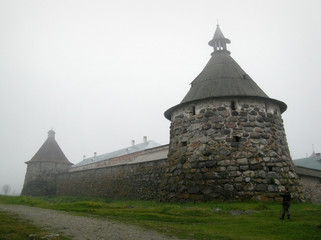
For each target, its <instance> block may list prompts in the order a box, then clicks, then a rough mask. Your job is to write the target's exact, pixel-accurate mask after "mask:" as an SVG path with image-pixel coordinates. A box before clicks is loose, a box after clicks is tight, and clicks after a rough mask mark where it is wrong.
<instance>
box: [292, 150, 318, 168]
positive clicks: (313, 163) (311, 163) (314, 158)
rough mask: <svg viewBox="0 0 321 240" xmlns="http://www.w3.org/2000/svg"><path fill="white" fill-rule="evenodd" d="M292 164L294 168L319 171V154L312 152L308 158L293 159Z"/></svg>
mask: <svg viewBox="0 0 321 240" xmlns="http://www.w3.org/2000/svg"><path fill="white" fill-rule="evenodd" d="M293 163H294V165H295V166H299V167H305V168H310V169H316V170H321V154H320V153H315V152H313V153H312V154H311V156H309V157H306V158H299V159H294V160H293Z"/></svg>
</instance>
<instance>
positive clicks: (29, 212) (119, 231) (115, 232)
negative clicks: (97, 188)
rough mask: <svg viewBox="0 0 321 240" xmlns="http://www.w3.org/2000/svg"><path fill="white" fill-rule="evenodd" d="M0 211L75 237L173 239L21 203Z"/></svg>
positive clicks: (1, 207)
mask: <svg viewBox="0 0 321 240" xmlns="http://www.w3.org/2000/svg"><path fill="white" fill-rule="evenodd" d="M0 211H7V212H12V213H15V214H18V216H19V217H20V218H22V219H27V220H31V221H32V222H33V223H34V224H35V225H37V226H40V227H43V228H45V229H46V230H48V231H50V232H54V233H62V234H63V235H64V236H66V237H68V238H71V239H77V240H107V239H108V240H109V239H110V240H120V239H122V240H125V239H126V240H127V239H128V240H129V239H130V240H136V239H139V240H174V239H176V238H171V237H167V236H163V235H161V234H160V233H158V232H155V231H152V230H145V229H143V228H140V227H137V226H132V225H126V224H123V223H119V222H116V221H112V220H109V219H108V220H106V219H104V220H101V219H96V218H91V217H82V216H74V215H70V214H68V213H66V212H62V211H55V210H49V209H43V208H35V207H27V206H22V205H6V204H0Z"/></svg>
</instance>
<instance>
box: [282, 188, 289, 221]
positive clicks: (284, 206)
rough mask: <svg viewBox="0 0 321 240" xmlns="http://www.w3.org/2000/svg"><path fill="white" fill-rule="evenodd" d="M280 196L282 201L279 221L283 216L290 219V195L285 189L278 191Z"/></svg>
mask: <svg viewBox="0 0 321 240" xmlns="http://www.w3.org/2000/svg"><path fill="white" fill-rule="evenodd" d="M280 196H281V197H282V198H283V200H282V216H281V218H280V219H282V220H283V219H284V215H285V214H286V215H287V216H288V219H290V210H289V208H290V201H291V194H290V192H289V190H288V189H287V188H285V190H284V191H282V190H280Z"/></svg>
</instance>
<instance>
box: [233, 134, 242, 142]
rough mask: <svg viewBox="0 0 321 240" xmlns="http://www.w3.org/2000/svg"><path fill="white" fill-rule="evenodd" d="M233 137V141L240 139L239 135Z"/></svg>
mask: <svg viewBox="0 0 321 240" xmlns="http://www.w3.org/2000/svg"><path fill="white" fill-rule="evenodd" d="M233 139H234V142H237V143H238V142H240V141H241V137H239V136H234V137H233Z"/></svg>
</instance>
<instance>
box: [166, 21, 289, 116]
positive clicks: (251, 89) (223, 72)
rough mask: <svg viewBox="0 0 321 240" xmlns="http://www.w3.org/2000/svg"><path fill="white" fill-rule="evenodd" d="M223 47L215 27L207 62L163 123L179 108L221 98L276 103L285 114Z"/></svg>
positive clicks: (281, 103) (282, 110) (226, 41)
mask: <svg viewBox="0 0 321 240" xmlns="http://www.w3.org/2000/svg"><path fill="white" fill-rule="evenodd" d="M227 43H230V40H229V39H227V38H225V37H224V35H223V33H222V32H221V30H220V28H219V26H217V28H216V31H215V34H214V37H213V39H212V40H211V41H210V42H209V45H210V46H212V47H213V48H214V52H213V53H212V57H211V59H210V60H209V62H208V63H207V64H206V66H205V68H204V69H203V71H202V72H201V73H200V74H199V75H198V76H197V77H196V78H195V79H194V81H193V82H192V83H191V88H190V90H189V92H188V93H187V94H186V96H185V97H184V99H183V100H182V101H181V103H180V104H178V105H176V106H174V107H172V108H170V109H168V110H167V111H166V112H165V117H166V118H167V119H170V116H171V113H172V112H173V111H174V110H175V109H176V108H177V107H179V106H181V105H182V104H185V103H191V102H194V101H199V100H203V99H209V98H222V97H251V98H253V97H254V98H263V99H268V100H269V101H272V102H275V103H277V104H278V105H279V106H280V108H281V112H284V111H285V110H286V108H287V106H286V104H285V103H283V102H281V101H278V100H275V99H271V98H269V97H268V95H267V94H265V93H264V91H263V90H262V89H261V88H260V87H259V86H258V85H257V84H256V83H255V82H254V81H253V80H252V78H251V77H250V76H249V75H248V74H247V73H246V72H245V71H244V70H243V69H242V68H241V67H240V66H239V65H238V64H237V62H236V61H235V60H234V59H233V58H232V57H231V56H230V52H229V51H227V49H226V44H227Z"/></svg>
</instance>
